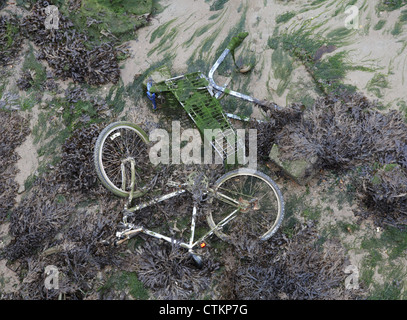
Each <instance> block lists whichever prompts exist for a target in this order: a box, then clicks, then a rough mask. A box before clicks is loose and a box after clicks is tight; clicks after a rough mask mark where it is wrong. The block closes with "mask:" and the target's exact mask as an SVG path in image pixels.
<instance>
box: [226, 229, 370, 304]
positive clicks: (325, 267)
mask: <svg viewBox="0 0 407 320" xmlns="http://www.w3.org/2000/svg"><path fill="white" fill-rule="evenodd" d="M318 239H319V235H318V233H317V231H316V229H315V227H314V226H313V225H312V224H308V225H297V226H296V227H295V229H294V230H293V236H292V237H290V238H287V237H286V236H284V234H283V233H281V232H278V233H277V234H276V235H275V236H274V237H273V238H271V239H270V240H269V241H267V242H261V243H259V242H253V241H250V240H248V239H247V238H246V239H244V238H240V241H239V242H238V244H237V245H235V246H234V247H233V248H232V250H230V251H228V252H226V253H225V256H224V258H223V259H224V263H225V272H224V273H223V274H222V275H221V276H220V278H219V279H218V280H219V291H220V298H221V299H245V300H246V299H249V300H304V299H307V300H321V299H323V300H329V299H341V300H347V299H357V298H360V297H362V295H363V289H358V290H348V289H346V287H345V285H344V284H345V278H346V274H345V273H344V269H345V268H346V266H347V265H348V261H347V260H346V258H345V252H344V249H343V247H341V245H340V244H339V243H334V242H332V243H331V242H330V243H325V244H324V245H321V244H319V245H318Z"/></svg>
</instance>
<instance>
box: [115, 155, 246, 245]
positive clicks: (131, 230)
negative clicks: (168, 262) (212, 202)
mask: <svg viewBox="0 0 407 320" xmlns="http://www.w3.org/2000/svg"><path fill="white" fill-rule="evenodd" d="M126 162H130V170H131V182H130V196H129V202H128V204H126V205H125V210H126V211H127V212H130V213H131V212H135V211H138V210H141V209H143V208H147V207H149V206H151V205H154V204H156V203H159V202H162V201H165V200H168V199H171V198H173V197H176V196H178V195H181V194H183V193H185V192H187V190H186V189H183V188H181V187H183V186H187V185H188V183H184V184H170V185H171V186H176V187H177V188H178V190H176V191H174V192H171V193H168V194H165V195H162V196H160V197H156V198H154V199H152V200H151V201H149V202H146V203H142V204H140V205H136V206H134V207H131V208H128V205H131V202H132V199H133V195H134V185H135V161H134V159H132V158H128V159H125V160H123V162H122V165H121V170H122V177H125V176H126V174H125V166H124V163H126ZM124 180H125V179H124ZM209 193H211V194H216V195H218V196H220V197H223V198H224V199H225V200H227V201H231V202H233V203H234V204H235V205H236V210H234V211H232V212H231V213H230V214H229V215H228V216H226V217H225V218H224V219H223V220H221V221H220V222H219V223H218V224H217V225H216V226H215V228H212V229H210V230H209V231H208V232H207V233H205V234H204V235H203V236H201V237H200V238H199V239H197V240H195V224H196V217H197V214H196V212H197V205H196V204H194V207H193V210H192V220H191V236H190V239H189V242H188V243H186V242H182V241H179V240H176V239H174V238H171V237H168V236H166V235H164V234H161V233H158V232H155V231H152V230H149V229H146V228H144V227H142V226H136V225H134V224H132V223H128V222H127V215H124V216H123V224H124V225H125V226H126V227H127V229H126V230H124V231H121V232H117V233H116V237H118V238H123V237H124V239H122V240H120V241H118V242H117V243H116V244H120V243H122V242H124V241H127V240H129V239H130V238H131V237H132V236H135V235H137V234H139V233H144V234H147V235H149V236H152V237H154V238H157V239H161V240H164V241H167V242H170V243H172V244H178V245H179V246H180V247H182V248H185V249H187V250H188V251H189V252H191V253H192V252H193V248H195V247H197V246H198V245H201V244H202V243H205V240H206V239H207V238H208V237H210V236H211V235H213V233H214V231H215V230H217V229H220V228H222V227H223V226H224V225H226V224H227V223H229V222H230V221H231V220H233V219H234V218H235V217H236V213H237V212H238V211H239V209H240V203H239V202H237V201H235V200H233V199H232V198H230V197H228V196H226V195H224V194H222V193H219V192H215V191H214V190H213V189H211V188H208V191H207V192H206V193H204V194H205V195H206V194H209Z"/></svg>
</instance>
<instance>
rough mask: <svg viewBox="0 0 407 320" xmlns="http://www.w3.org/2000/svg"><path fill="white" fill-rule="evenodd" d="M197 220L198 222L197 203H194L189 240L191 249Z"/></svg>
mask: <svg viewBox="0 0 407 320" xmlns="http://www.w3.org/2000/svg"><path fill="white" fill-rule="evenodd" d="M195 220H196V203H194V208H193V209H192V221H191V238H190V239H189V246H190V248H191V249H192V245H193V243H194V238H195Z"/></svg>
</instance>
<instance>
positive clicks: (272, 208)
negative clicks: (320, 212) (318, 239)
mask: <svg viewBox="0 0 407 320" xmlns="http://www.w3.org/2000/svg"><path fill="white" fill-rule="evenodd" d="M213 190H214V195H213V196H212V197H211V199H210V203H211V205H210V206H209V207H210V210H209V211H208V214H207V221H208V224H209V226H210V227H211V229H213V230H214V233H215V234H216V235H217V236H218V237H219V238H221V239H223V240H225V241H229V242H230V241H232V240H234V239H236V238H238V237H240V236H241V235H242V234H247V235H249V236H250V237H255V238H257V239H260V240H267V239H269V238H270V237H271V236H272V235H273V234H275V232H276V231H277V230H278V228H279V227H280V225H281V222H282V221H283V217H284V200H283V196H282V194H281V191H280V189H279V188H278V187H277V185H276V183H275V182H274V181H273V180H272V179H271V178H270V177H268V176H267V175H265V174H264V173H262V172H260V171H256V170H252V169H249V168H243V169H237V170H234V171H230V172H228V173H226V174H225V175H223V176H222V177H220V178H219V179H218V180H217V181H216V182H215V185H214V188H213Z"/></svg>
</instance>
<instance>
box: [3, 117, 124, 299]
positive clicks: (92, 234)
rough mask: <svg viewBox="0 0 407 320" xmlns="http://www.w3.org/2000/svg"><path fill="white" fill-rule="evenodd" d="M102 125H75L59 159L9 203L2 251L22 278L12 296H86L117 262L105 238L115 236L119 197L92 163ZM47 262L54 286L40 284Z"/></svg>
mask: <svg viewBox="0 0 407 320" xmlns="http://www.w3.org/2000/svg"><path fill="white" fill-rule="evenodd" d="M100 130H101V129H100V128H99V127H98V126H97V125H94V126H91V127H90V128H88V129H87V130H85V129H77V130H76V131H74V133H73V136H72V138H71V139H69V140H67V141H66V142H65V144H64V146H63V150H64V154H63V159H62V161H61V162H60V163H59V164H58V165H56V166H55V167H52V168H49V169H48V171H46V172H44V173H43V174H42V175H41V176H40V177H37V178H36V179H35V180H34V181H33V183H32V186H31V187H30V189H29V190H28V191H27V193H26V195H25V196H24V197H23V199H22V200H21V201H20V203H19V204H18V206H17V207H16V208H15V209H13V212H12V214H11V216H10V235H11V236H12V241H11V242H10V243H9V244H8V245H7V246H6V247H5V248H4V249H2V251H1V252H0V254H1V256H2V257H4V258H6V259H7V260H9V264H10V266H11V268H12V269H13V270H14V271H15V272H17V273H19V274H20V276H21V277H22V278H24V281H23V282H22V283H21V286H20V290H19V291H18V292H16V293H15V294H14V297H13V298H14V299H71V300H72V299H84V298H85V297H86V296H87V295H88V294H91V293H94V292H96V290H97V288H98V285H99V283H98V280H97V279H98V278H97V277H96V275H97V274H98V272H102V270H103V268H104V267H106V266H108V265H109V266H111V265H116V264H117V263H119V261H120V257H119V253H120V250H119V249H118V248H114V247H113V246H106V245H105V241H104V240H106V241H111V240H112V239H113V237H114V232H115V228H116V225H117V223H118V218H119V212H118V210H119V209H118V208H121V207H122V205H120V204H119V202H120V201H121V199H118V198H116V197H114V196H113V195H111V194H110V193H109V192H108V191H107V190H105V189H104V188H103V187H102V186H101V185H99V184H96V183H95V181H96V173H95V172H94V170H93V167H92V161H93V154H92V146H93V144H94V139H95V138H97V136H98V134H99V133H100ZM77 157H79V159H80V160H81V161H79V162H78V161H77ZM83 203H86V204H87V205H86V206H85V207H84V206H83ZM90 203H91V204H92V205H89V204H90ZM49 265H52V266H55V267H56V268H57V269H58V271H59V282H58V284H59V288H58V290H56V289H47V288H45V286H44V270H45V268H46V266H49Z"/></svg>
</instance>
